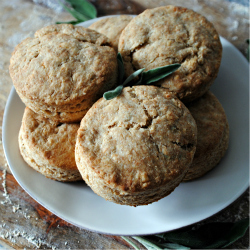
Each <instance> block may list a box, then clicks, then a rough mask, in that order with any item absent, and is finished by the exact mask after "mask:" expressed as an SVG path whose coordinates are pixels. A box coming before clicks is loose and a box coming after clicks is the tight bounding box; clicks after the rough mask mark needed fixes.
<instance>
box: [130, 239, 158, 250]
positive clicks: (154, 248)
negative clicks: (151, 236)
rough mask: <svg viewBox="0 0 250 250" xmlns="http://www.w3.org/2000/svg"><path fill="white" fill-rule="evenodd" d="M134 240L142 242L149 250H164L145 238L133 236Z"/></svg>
mask: <svg viewBox="0 0 250 250" xmlns="http://www.w3.org/2000/svg"><path fill="white" fill-rule="evenodd" d="M133 238H134V239H135V240H137V241H138V242H140V243H141V244H142V245H143V246H144V247H146V248H147V249H152V250H159V249H162V248H161V247H159V246H157V245H156V244H154V243H153V242H151V241H149V240H146V239H145V238H143V237H139V236H133Z"/></svg>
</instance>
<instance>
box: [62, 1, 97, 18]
mask: <svg viewBox="0 0 250 250" xmlns="http://www.w3.org/2000/svg"><path fill="white" fill-rule="evenodd" d="M65 1H66V2H68V3H69V4H70V5H71V6H72V8H73V9H74V10H75V11H77V12H79V13H81V14H82V15H84V16H85V17H87V18H88V19H93V18H96V16H97V11H96V8H95V6H94V5H93V4H92V3H90V2H88V1H86V0H65Z"/></svg>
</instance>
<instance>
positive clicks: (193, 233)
mask: <svg viewBox="0 0 250 250" xmlns="http://www.w3.org/2000/svg"><path fill="white" fill-rule="evenodd" d="M248 227H249V218H246V219H243V220H241V221H238V222H235V223H233V222H213V223H208V224H205V225H202V226H200V227H199V228H197V229H195V230H192V227H188V228H184V229H179V230H175V231H172V232H169V233H165V234H161V235H158V237H159V236H160V237H161V238H163V239H164V240H165V241H166V242H172V243H177V244H181V245H184V246H187V247H190V248H199V249H216V248H225V247H227V246H229V245H231V244H232V243H233V242H235V241H236V240H237V239H239V238H241V237H242V236H243V235H244V234H245V233H246V230H247V228H248Z"/></svg>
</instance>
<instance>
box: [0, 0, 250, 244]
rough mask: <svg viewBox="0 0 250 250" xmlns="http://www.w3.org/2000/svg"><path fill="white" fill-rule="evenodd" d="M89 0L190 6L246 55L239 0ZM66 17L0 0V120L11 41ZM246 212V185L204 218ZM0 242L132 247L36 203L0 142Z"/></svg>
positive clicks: (48, 7) (27, 0) (51, 7)
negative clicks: (13, 171)
mask: <svg viewBox="0 0 250 250" xmlns="http://www.w3.org/2000/svg"><path fill="white" fill-rule="evenodd" d="M91 2H92V3H93V4H94V5H95V6H96V8H97V11H98V16H104V15H112V14H139V13H141V12H142V11H143V10H145V9H146V8H153V7H157V6H161V5H168V4H174V5H181V6H185V7H188V8H192V9H194V10H195V11H197V12H199V13H201V14H203V15H204V16H206V17H207V18H208V19H209V20H210V21H211V22H213V23H214V25H215V27H216V29H217V30H218V32H219V33H220V35H222V36H223V37H225V38H226V39H227V40H229V41H230V42H231V43H233V44H234V45H235V46H236V47H237V48H238V49H239V50H240V51H241V52H242V53H243V54H244V55H246V51H247V43H246V39H247V38H248V37H249V9H248V7H246V6H243V5H241V4H237V3H234V2H228V1H226V0H185V1H181V0H151V1H150V0H133V1H132V0H108V1H104V0H92V1H91ZM41 3H45V4H41ZM46 3H47V4H46ZM71 19H72V17H71V16H70V15H69V14H68V13H66V12H64V11H61V9H60V8H59V7H58V5H56V1H52V0H51V1H38V0H36V1H34V2H33V1H31V0H19V1H17V0H1V1H0V58H1V61H0V125H1V124H2V120H3V113H4V108H5V104H6V101H7V98H8V95H9V92H10V89H11V87H12V82H11V79H10V76H9V72H8V67H9V59H10V56H11V52H12V51H13V49H14V47H15V46H16V45H17V44H18V43H19V42H20V41H21V40H23V39H24V38H26V37H27V36H31V35H33V33H34V32H35V31H36V30H37V29H39V28H41V27H43V26H46V25H49V24H54V23H55V22H56V21H67V20H71ZM0 128H2V127H0ZM0 143H1V141H0ZM1 144H2V143H1ZM248 216H249V192H248V191H246V192H245V193H244V194H243V195H242V196H241V197H240V198H239V199H238V200H237V201H235V202H234V203H233V204H232V205H230V206H229V207H228V208H226V209H224V210H223V211H221V212H220V213H218V214H217V215H215V216H213V217H211V218H208V219H206V220H205V222H212V221H232V222H233V221H237V220H239V219H241V218H246V217H248ZM118 223H119V222H118ZM135 244H137V245H138V246H139V247H141V245H140V244H139V243H138V242H135ZM1 248H4V249H12V248H13V249H23V248H46V249H50V248H52V249H58V248H59V249H65V248H67V249H99V248H102V249H127V248H133V247H132V246H131V245H129V244H128V243H127V242H125V241H124V240H123V239H122V238H121V237H119V236H108V235H102V234H98V233H94V232H90V231H87V230H84V229H81V228H78V227H76V226H73V225H71V224H68V223H67V222H65V221H63V220H62V219H60V218H58V217H57V216H55V215H54V214H52V213H51V212H49V211H48V210H46V209H45V208H44V207H42V206H41V205H40V204H38V203H37V202H36V201H35V200H33V199H32V198H31V197H30V196H29V195H28V194H27V193H26V192H25V191H24V190H23V189H22V188H21V187H20V186H19V185H18V183H17V182H16V180H15V179H14V177H13V175H12V174H11V172H10V170H9V167H8V166H7V163H6V160H5V156H4V152H3V149H2V146H1V147H0V249H1ZM230 248H232V249H247V248H249V232H247V233H246V234H245V236H244V237H243V238H241V239H239V240H238V241H237V242H235V243H234V244H233V245H231V246H230Z"/></svg>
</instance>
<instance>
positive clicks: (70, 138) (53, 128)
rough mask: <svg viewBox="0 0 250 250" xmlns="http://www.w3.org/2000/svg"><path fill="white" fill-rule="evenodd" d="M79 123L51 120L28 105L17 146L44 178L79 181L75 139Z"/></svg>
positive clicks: (80, 178)
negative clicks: (61, 122)
mask: <svg viewBox="0 0 250 250" xmlns="http://www.w3.org/2000/svg"><path fill="white" fill-rule="evenodd" d="M79 126H80V124H79V123H70V124H66V123H63V124H60V123H57V122H52V121H51V120H49V119H46V118H44V117H43V116H41V115H38V114H36V113H34V112H33V111H32V110H31V109H29V108H27V107H26V109H25V111H24V115H23V119H22V125H21V129H20V132H19V148H20V152H21V155H22V156H23V159H24V160H25V161H26V163H27V164H28V165H29V166H30V167H32V168H33V169H35V170H36V171H38V172H39V173H41V174H43V175H44V176H46V177H47V178H50V179H53V180H57V181H64V182H66V181H67V182H69V181H78V180H82V177H81V175H80V173H79V171H78V169H77V166H76V163H75V142H76V136H77V130H78V128H79Z"/></svg>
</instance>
